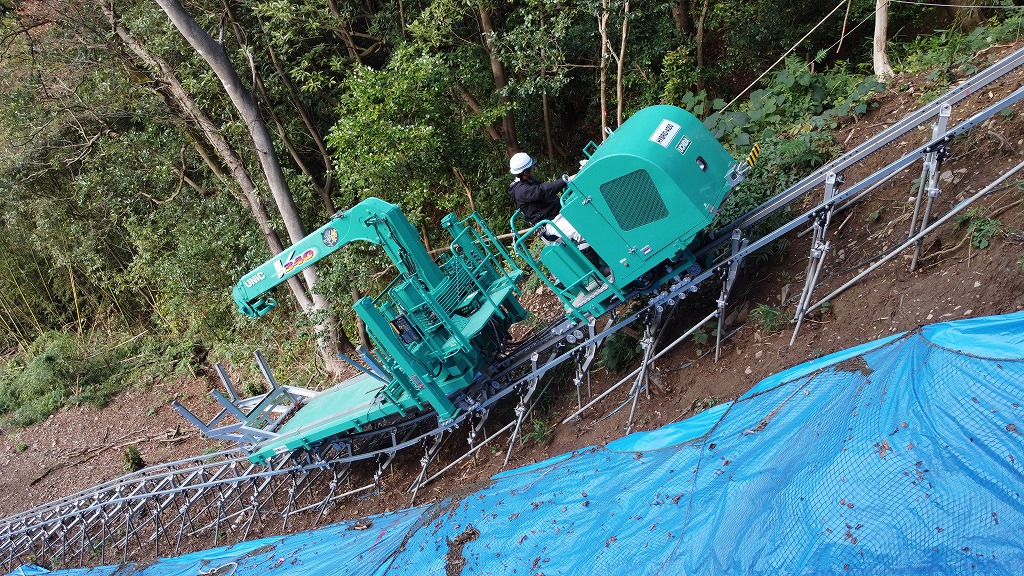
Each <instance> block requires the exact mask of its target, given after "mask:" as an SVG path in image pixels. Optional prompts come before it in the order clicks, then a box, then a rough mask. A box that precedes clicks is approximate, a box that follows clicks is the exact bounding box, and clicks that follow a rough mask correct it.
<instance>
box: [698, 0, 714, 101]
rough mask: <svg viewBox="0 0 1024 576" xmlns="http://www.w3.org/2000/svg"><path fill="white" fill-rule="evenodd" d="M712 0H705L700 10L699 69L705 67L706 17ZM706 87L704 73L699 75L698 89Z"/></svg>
mask: <svg viewBox="0 0 1024 576" xmlns="http://www.w3.org/2000/svg"><path fill="white" fill-rule="evenodd" d="M710 3H711V0H704V7H703V8H701V10H700V20H698V21H697V35H696V38H695V42H696V44H697V70H701V69H702V68H704V19H705V18H706V17H707V15H708V5H709V4H710ZM703 89H704V75H703V74H698V75H697V91H698V92H700V91H701V90H703Z"/></svg>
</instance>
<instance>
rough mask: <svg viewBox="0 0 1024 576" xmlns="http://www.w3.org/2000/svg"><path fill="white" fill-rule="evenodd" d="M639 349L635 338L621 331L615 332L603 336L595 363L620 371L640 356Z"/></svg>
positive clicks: (613, 370)
mask: <svg viewBox="0 0 1024 576" xmlns="http://www.w3.org/2000/svg"><path fill="white" fill-rule="evenodd" d="M640 351H641V349H640V343H639V342H637V340H636V338H633V337H632V336H630V335H629V334H626V333H625V332H623V331H619V332H615V333H613V334H612V335H611V336H609V337H607V338H605V340H604V346H602V347H601V357H600V358H598V360H597V365H598V366H604V367H605V368H607V369H608V370H610V371H612V372H622V371H623V370H625V369H626V368H627V367H629V364H630V363H631V362H633V361H634V360H636V359H637V358H639V357H640Z"/></svg>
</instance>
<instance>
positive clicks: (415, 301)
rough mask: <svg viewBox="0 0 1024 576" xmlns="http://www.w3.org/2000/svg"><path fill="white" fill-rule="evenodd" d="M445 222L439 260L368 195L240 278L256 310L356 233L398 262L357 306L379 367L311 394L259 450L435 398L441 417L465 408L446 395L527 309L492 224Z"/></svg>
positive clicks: (244, 298)
mask: <svg viewBox="0 0 1024 576" xmlns="http://www.w3.org/2000/svg"><path fill="white" fill-rule="evenodd" d="M441 224H442V227H443V228H444V229H445V230H446V231H447V232H448V233H449V234H450V235H451V237H452V242H451V245H450V250H449V251H448V252H446V253H445V254H443V255H442V256H441V257H440V258H439V259H438V261H437V262H435V261H434V260H433V259H431V257H430V254H429V253H428V252H427V250H426V248H424V246H423V244H422V242H421V241H420V238H419V235H418V234H417V233H416V230H415V228H413V226H412V225H411V224H410V223H409V221H408V220H407V219H406V217H405V215H404V214H403V213H402V211H401V209H400V208H398V207H397V206H395V205H393V204H389V203H387V202H384V201H383V200H379V199H376V198H370V199H367V200H364V201H362V202H360V203H359V204H357V205H356V206H354V207H352V208H351V209H349V210H346V211H341V212H338V213H337V214H335V215H334V216H333V217H332V218H331V221H330V222H328V223H327V224H325V225H324V226H322V227H321V228H320V229H318V230H317V231H315V232H313V233H312V234H310V235H309V236H307V237H306V238H304V239H303V240H301V241H299V242H298V243H296V244H295V245H294V246H292V247H290V248H289V249H288V250H286V251H285V252H283V253H282V254H281V255H279V256H278V257H275V258H272V259H271V260H269V261H267V262H266V263H264V264H263V265H261V266H259V267H258V268H256V269H255V270H253V271H252V272H250V273H249V274H247V275H245V276H244V277H243V278H242V280H241V281H239V282H238V284H237V285H236V286H235V288H234V291H233V296H234V299H235V302H236V303H237V304H238V307H239V310H240V311H241V312H242V313H243V314H246V315H248V316H252V317H257V316H262V315H263V314H266V313H267V312H269V311H270V310H271V309H272V308H273V307H274V306H275V305H276V301H274V300H273V299H272V298H271V297H270V296H269V295H268V292H269V291H270V290H271V289H273V288H274V287H276V286H278V285H280V284H282V283H284V282H285V281H287V280H288V279H289V278H291V277H292V276H295V275H296V274H298V273H299V272H301V271H302V269H304V268H306V267H308V266H310V265H312V264H314V263H316V262H317V261H319V260H321V259H322V258H324V257H326V256H328V255H329V254H331V253H332V252H334V251H336V250H339V249H340V248H342V247H343V246H345V245H347V244H350V243H352V242H355V241H360V240H362V241H366V242H371V243H374V244H377V245H379V246H381V248H383V250H384V251H385V252H386V253H387V254H388V256H389V257H390V258H391V261H392V262H393V263H394V264H395V267H396V268H397V270H398V274H397V275H396V277H395V279H394V281H393V282H392V283H391V285H390V286H388V288H387V289H386V290H385V291H384V292H383V293H382V294H381V295H380V296H378V297H376V298H370V297H365V298H362V299H360V300H359V301H358V302H356V303H355V305H354V306H353V308H354V309H355V311H356V313H357V314H358V315H359V317H360V318H361V319H362V320H363V321H364V322H365V323H366V329H367V333H368V335H369V336H370V338H371V339H372V340H373V342H374V344H375V350H374V354H375V357H374V356H371V355H367V356H364V358H367V360H368V362H369V363H370V364H371V366H373V367H375V368H376V369H375V370H369V371H366V373H364V374H361V375H359V376H357V377H356V378H354V379H352V380H350V381H347V382H345V383H342V384H341V385H339V386H337V387H335V388H334V389H332V390H329V391H326V392H324V393H322V394H320V395H317V396H316V397H314V398H312V399H310V400H309V401H308V404H307V405H306V406H304V407H303V408H302V409H301V410H299V411H298V412H297V413H296V414H295V415H294V416H293V417H292V418H291V419H290V420H289V421H288V422H287V423H285V424H284V426H283V427H282V428H281V429H280V430H278V431H276V433H275V434H274V435H273V436H274V437H273V438H271V439H269V440H266V441H264V442H262V443H260V444H259V446H258V447H257V449H256V450H255V452H254V454H253V456H254V459H257V460H261V459H265V458H266V457H268V456H269V455H271V454H273V453H275V452H281V451H286V450H292V449H296V448H302V447H309V445H310V444H311V443H312V442H315V441H317V440H320V439H323V438H326V437H329V436H333V435H336V434H340V433H344V432H347V431H352V430H361V429H362V426H364V425H365V424H367V423H370V422H374V421H377V420H379V419H381V418H385V417H387V416H390V415H396V414H397V415H402V416H404V415H405V414H406V412H407V411H408V410H412V409H417V408H423V407H426V406H427V405H429V406H430V407H432V408H433V409H434V410H435V411H436V412H437V415H438V419H439V420H447V419H449V418H452V417H453V416H455V415H456V414H457V412H458V410H457V408H456V407H455V406H454V405H453V404H452V402H451V401H450V400H449V398H448V396H449V395H450V394H452V393H454V392H456V391H458V390H461V389H463V388H465V387H466V386H468V385H469V384H471V383H472V382H473V380H474V378H475V377H476V376H477V374H478V373H479V370H480V369H482V368H483V367H485V366H486V365H487V363H488V362H489V361H490V360H491V359H492V358H493V357H494V356H495V355H496V354H497V353H498V352H499V351H500V347H501V345H502V344H503V340H504V338H503V336H507V334H508V328H509V326H511V325H512V324H514V323H516V322H519V321H520V320H522V319H523V318H525V317H526V314H527V313H526V311H525V310H524V309H523V307H522V305H521V304H520V303H519V301H518V298H517V296H518V295H519V289H518V287H517V286H516V283H517V281H518V280H519V278H520V276H521V275H522V271H521V270H520V269H519V268H518V267H517V266H515V264H514V263H513V262H512V259H511V258H510V256H509V254H508V252H507V251H506V250H505V249H504V247H502V246H501V244H500V243H499V242H498V241H497V239H496V238H495V236H494V234H493V232H491V230H490V228H488V227H487V225H486V224H485V223H484V222H483V221H482V220H481V219H480V218H479V217H478V216H477V215H475V214H473V215H471V216H469V217H467V218H465V219H463V220H460V219H458V218H457V217H456V216H455V215H454V214H449V215H448V216H446V217H445V218H444V219H443V220H442V223H441Z"/></svg>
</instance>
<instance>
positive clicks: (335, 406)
mask: <svg viewBox="0 0 1024 576" xmlns="http://www.w3.org/2000/svg"><path fill="white" fill-rule="evenodd" d="M383 387H384V383H383V382H381V381H380V380H377V379H376V378H373V377H371V376H367V375H366V374H360V375H358V376H355V377H353V378H350V379H348V380H346V381H344V382H342V383H341V384H338V385H337V386H334V387H333V388H331V389H329V390H326V391H324V392H322V393H321V394H318V395H317V396H314V397H313V398H311V399H310V400H309V401H308V402H307V403H306V405H305V406H303V407H302V409H300V410H299V411H298V412H296V413H295V415H294V416H293V417H292V418H291V419H290V420H288V421H287V422H285V423H284V425H283V426H281V429H280V430H278V432H279V433H280V436H277V437H275V438H272V439H270V440H267V441H265V442H262V443H260V444H259V445H258V446H257V447H256V449H255V450H254V451H253V453H252V454H251V455H250V459H251V460H253V461H256V462H265V461H266V460H267V459H268V458H270V457H271V456H273V455H274V454H277V453H281V452H290V451H292V450H297V449H299V448H309V447H310V446H311V445H312V444H313V443H315V442H317V441H320V440H323V439H324V438H329V437H331V436H334V435H337V434H344V433H345V432H350V431H354V430H359V428H360V427H361V426H362V425H364V424H366V423H367V422H373V421H375V420H377V419H379V418H382V417H387V416H391V415H394V414H397V413H398V412H399V410H400V407H399V406H396V405H394V404H391V403H390V402H382V399H381V398H377V392H379V391H380V390H381V388H383Z"/></svg>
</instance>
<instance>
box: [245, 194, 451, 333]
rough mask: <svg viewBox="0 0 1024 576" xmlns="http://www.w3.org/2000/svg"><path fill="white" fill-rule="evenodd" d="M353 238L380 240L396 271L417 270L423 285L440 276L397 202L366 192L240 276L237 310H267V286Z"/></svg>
mask: <svg viewBox="0 0 1024 576" xmlns="http://www.w3.org/2000/svg"><path fill="white" fill-rule="evenodd" d="M359 240H362V241H366V242H371V243H373V244H377V245H378V246H380V247H381V248H382V249H383V250H384V252H386V253H387V255H388V257H389V258H391V261H392V262H393V263H394V264H395V267H396V268H397V269H398V271H399V273H400V274H416V275H418V276H419V278H420V280H421V281H422V282H423V283H424V284H425V285H426V288H427V289H428V290H431V289H434V288H436V287H438V286H439V285H440V284H441V282H442V280H443V279H444V275H443V274H442V273H441V269H440V268H438V266H437V264H435V263H434V261H433V260H432V259H431V258H430V254H429V253H428V252H427V250H426V248H424V247H423V244H422V242H421V241H420V238H419V235H418V234H417V233H416V229H415V228H413V226H412V224H410V223H409V220H408V219H407V218H406V217H405V214H404V213H403V212H402V210H401V208H399V207H398V206H395V205H394V204H391V203H389V202H385V201H384V200H380V199H378V198H367V199H366V200H363V201H362V202H360V203H358V204H356V205H355V206H353V207H352V208H350V209H348V210H341V211H339V212H337V213H336V214H334V216H332V217H331V220H330V221H329V222H328V223H327V224H324V225H323V226H321V227H320V228H319V229H317V230H316V231H315V232H313V233H312V234H310V235H308V236H306V237H305V238H303V239H302V240H300V241H298V242H296V243H295V244H294V245H293V246H291V247H289V248H288V249H286V250H285V251H283V252H281V253H280V254H278V255H276V256H274V257H273V258H271V259H270V260H268V261H266V262H264V263H263V264H261V265H260V266H258V267H257V268H256V269H254V270H252V271H251V272H249V273H248V274H246V275H245V276H243V277H242V279H241V280H239V281H238V283H237V284H236V285H235V288H234V290H232V292H231V294H232V296H233V298H234V300H235V303H236V304H238V310H239V312H241V313H242V314H245V315H246V316H249V317H252V318H257V317H259V316H263V315H264V314H266V313H267V312H270V310H271V309H273V308H274V306H276V305H277V301H276V300H274V299H273V298H271V297H270V296H269V295H268V293H269V292H270V291H271V290H273V289H274V288H276V287H277V286H278V285H280V284H283V283H284V282H286V281H288V279H289V278H291V277H293V276H295V275H296V274H298V273H299V272H301V271H302V270H304V269H305V268H308V267H309V266H312V265H313V264H315V263H316V262H318V261H320V260H322V259H323V258H325V257H327V256H328V255H330V254H331V253H333V252H335V251H337V250H340V249H341V248H342V247H344V246H345V245H347V244H351V243H352V242H356V241H359Z"/></svg>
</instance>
